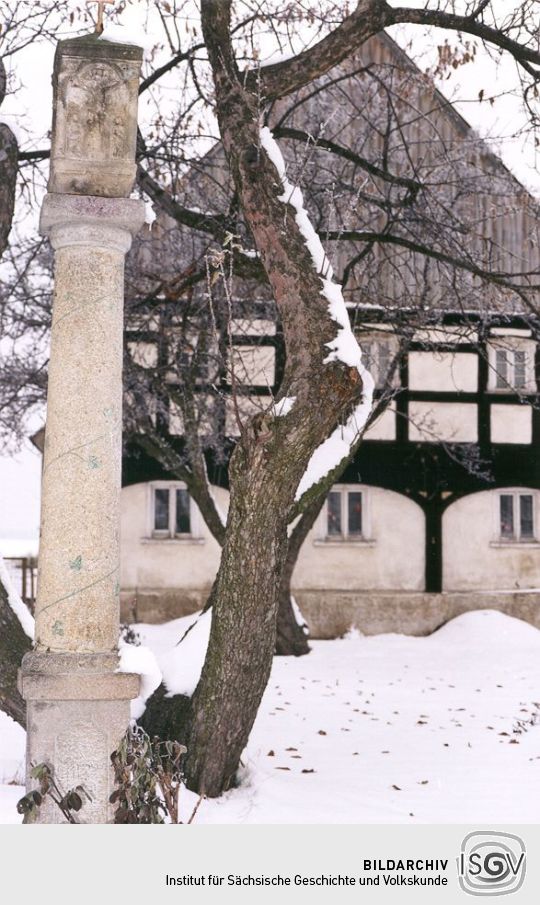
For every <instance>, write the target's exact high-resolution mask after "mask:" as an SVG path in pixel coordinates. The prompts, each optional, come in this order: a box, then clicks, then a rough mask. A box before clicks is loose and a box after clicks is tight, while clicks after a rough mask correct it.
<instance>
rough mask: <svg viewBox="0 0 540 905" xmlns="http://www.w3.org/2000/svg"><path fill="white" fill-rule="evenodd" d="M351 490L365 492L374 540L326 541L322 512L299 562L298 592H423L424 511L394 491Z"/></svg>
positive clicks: (295, 579) (295, 585)
mask: <svg viewBox="0 0 540 905" xmlns="http://www.w3.org/2000/svg"><path fill="white" fill-rule="evenodd" d="M347 486H348V487H349V488H351V489H357V488H358V489H359V490H364V491H365V492H366V506H367V512H366V513H365V521H367V536H368V538H369V540H368V541H367V542H366V543H364V542H362V541H348V542H342V541H325V540H323V537H324V535H325V527H326V513H325V511H324V510H323V512H322V513H321V515H320V517H319V519H318V521H317V522H316V524H315V526H314V528H313V529H312V531H311V532H310V534H309V535H308V537H307V538H306V541H305V543H304V546H303V548H302V551H301V553H300V556H299V558H298V563H297V566H296V569H295V572H294V577H293V588H295V589H296V588H298V589H309V588H312V589H316V588H322V589H327V590H332V589H341V590H367V589H369V590H415V591H421V590H423V589H424V571H425V570H424V566H425V521H424V514H423V512H422V510H421V509H420V507H419V506H417V504H416V503H414V502H412V501H411V500H409V499H407V497H405V496H402V495H401V494H398V493H394V492H393V491H390V490H382V489H381V488H378V487H366V486H365V485H361V484H360V485H357V487H356V486H355V485H347Z"/></svg>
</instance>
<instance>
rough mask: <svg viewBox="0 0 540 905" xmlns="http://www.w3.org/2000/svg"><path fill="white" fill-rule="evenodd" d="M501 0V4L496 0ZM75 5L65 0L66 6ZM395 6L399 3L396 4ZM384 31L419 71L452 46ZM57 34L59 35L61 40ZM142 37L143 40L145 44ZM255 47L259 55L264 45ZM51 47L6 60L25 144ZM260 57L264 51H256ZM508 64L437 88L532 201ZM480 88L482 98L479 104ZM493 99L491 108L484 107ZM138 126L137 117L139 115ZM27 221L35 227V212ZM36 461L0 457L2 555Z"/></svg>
mask: <svg viewBox="0 0 540 905" xmlns="http://www.w3.org/2000/svg"><path fill="white" fill-rule="evenodd" d="M500 2H501V3H506V2H507V0H500ZM423 4H424V0H413V2H412V3H411V4H410V5H423ZM74 5H76V0H67V2H66V7H67V8H68V9H69V8H70V7H72V6H74ZM399 5H401V4H399ZM122 24H123V25H124V26H125V28H126V29H127V30H128V31H129V34H130V35H131V34H138V35H142V34H143V33H144V32H145V31H146V32H148V31H149V30H150V31H152V28H151V27H150V28H149V24H148V22H147V20H146V15H145V4H144V3H137V2H132V3H131V5H129V6H128V8H127V9H126V11H125V13H124V14H123V17H122ZM391 34H392V36H393V37H394V38H396V40H398V42H399V43H400V44H401V45H402V46H404V47H405V48H408V47H409V42H410V50H411V52H412V55H413V56H414V58H415V59H416V60H417V61H418V62H419V64H420V65H422V67H423V68H427V67H428V66H430V65H431V64H432V63H433V61H434V59H435V56H436V55H435V56H434V52H433V48H434V47H436V46H437V44H442V43H443V42H444V41H445V40H449V41H450V43H453V38H454V36H453V34H452V33H451V32H441V31H439V30H437V29H431V30H427V29H422V28H418V27H413V26H411V27H408V28H401V29H391ZM65 36H66V35H65V34H59V37H65ZM147 40H148V39H147ZM263 50H266V48H264V49H263ZM53 56H54V47H52V46H50V45H47V44H41V45H39V46H38V45H34V46H32V47H29V48H28V49H27V50H26V51H23V52H22V53H21V54H19V55H17V56H16V57H15V58H14V64H15V65H16V66H17V71H18V73H19V75H20V78H21V81H22V88H21V90H20V91H19V92H18V94H17V96H16V97H13V98H7V99H6V103H5V105H4V106H3V107H2V118H3V119H6V120H7V121H11V122H12V123H14V124H15V123H16V124H17V126H18V131H19V133H20V134H21V137H23V138H24V137H25V136H26V142H25V144H26V145H27V144H28V141H29V140H30V137H33V141H35V139H36V138H42V137H43V136H44V135H45V134H46V132H47V130H48V129H49V128H50V121H51V105H52V91H51V84H50V75H51V72H52V64H53ZM261 56H262V58H263V60H264V56H265V53H264V52H263V53H262V54H261ZM517 85H518V80H517V77H516V67H515V64H514V62H513V61H512V60H511V59H510V58H508V57H503V59H502V61H501V62H499V63H498V64H497V65H496V64H495V62H494V61H493V60H492V59H491V58H490V57H489V55H487V54H486V53H485V52H484V51H483V49H482V47H481V45H478V52H477V58H476V61H475V62H474V63H470V64H468V65H465V66H463V67H461V68H460V69H459V70H457V71H456V72H455V73H453V74H452V76H451V78H450V79H449V80H447V81H446V80H445V81H444V82H442V83H441V82H439V83H438V87H439V88H441V90H442V91H443V92H444V93H445V94H446V96H447V97H448V98H449V99H450V100H452V102H453V103H455V104H456V106H457V108H458V109H459V111H460V113H461V114H462V115H463V116H464V117H465V119H467V120H468V121H469V122H470V123H471V125H472V126H473V127H474V128H475V129H476V130H477V131H478V132H479V133H480V134H481V135H482V136H483V137H484V138H485V139H486V140H487V141H488V142H489V144H490V146H491V147H492V149H493V150H494V151H495V152H497V153H498V154H499V155H500V156H501V157H502V158H503V160H504V162H505V163H506V165H507V166H508V167H509V168H510V169H511V170H512V171H513V172H514V173H515V175H516V176H517V177H518V178H519V179H520V180H521V181H522V182H523V183H524V184H525V185H526V186H527V187H528V188H529V190H531V191H532V192H533V193H534V194H536V195H537V196H538V197H540V173H539V171H538V168H537V166H536V163H537V160H536V155H537V152H536V148H535V146H534V142H533V141H532V140H531V139H530V138H528V139H526V138H524V137H523V136H519V135H516V133H518V132H519V130H520V127H521V126H522V125H523V123H524V121H525V119H524V114H523V112H522V108H521V105H520V102H519V97H518V96H516V94H514V95H512V94H508V92H509V91H510V90H511V88H512V86H517ZM481 90H483V92H484V100H483V102H479V93H480V91H481ZM490 98H494V103H493V104H492V103H490ZM143 125H144V113H143ZM34 213H35V220H36V222H37V216H38V210H37V209H36V211H35V212H34ZM40 468H41V457H40V456H39V454H38V453H37V452H36V451H35V450H34V449H33V447H32V446H31V444H30V443H27V444H25V447H24V449H23V450H21V452H20V453H18V454H17V455H16V456H14V457H13V456H10V457H7V456H1V455H0V552H2V546H4V552H5V553H8V550H7V547H6V544H5V542H4V545H3V544H2V539H4V541H5V539H6V538H8V539H24V538H27V539H32V538H34V539H35V538H36V537H37V534H38V526H39V479H40Z"/></svg>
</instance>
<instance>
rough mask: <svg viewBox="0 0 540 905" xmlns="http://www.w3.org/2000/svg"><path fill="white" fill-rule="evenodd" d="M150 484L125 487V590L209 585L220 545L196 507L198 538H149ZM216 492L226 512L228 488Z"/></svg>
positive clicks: (122, 550) (218, 489)
mask: <svg viewBox="0 0 540 905" xmlns="http://www.w3.org/2000/svg"><path fill="white" fill-rule="evenodd" d="M172 483H173V482H172ZM160 486H164V482H160ZM150 487H151V485H150V484H148V483H145V484H133V485H132V486H131V487H124V488H123V489H122V493H121V573H120V574H121V586H122V589H134V588H140V589H143V588H154V589H159V588H176V587H178V588H198V587H203V588H204V587H208V586H209V585H210V584H211V583H212V580H213V578H214V575H215V574H216V572H217V569H218V566H219V560H220V555H221V553H220V547H219V544H218V543H217V542H216V541H215V540H214V538H213V537H212V535H211V534H210V532H209V530H208V528H207V527H206V525H205V523H204V520H203V519H202V517H201V515H200V513H198V511H197V510H196V507H195V510H196V511H195V519H194V521H193V527H194V530H195V532H196V534H197V537H196V538H195V539H194V540H185V539H183V538H182V539H181V540H176V539H175V540H173V539H168V538H152V537H150V530H149V529H150V521H149V506H150V503H149V499H150ZM213 491H214V494H215V497H216V500H217V502H218V505H219V506H220V508H221V509H222V510H223V511H226V510H227V506H228V493H227V491H226V490H222V489H221V488H220V487H214V488H213ZM192 506H194V504H193V502H192Z"/></svg>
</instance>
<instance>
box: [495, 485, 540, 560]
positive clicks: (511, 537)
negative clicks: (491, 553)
mask: <svg viewBox="0 0 540 905" xmlns="http://www.w3.org/2000/svg"><path fill="white" fill-rule="evenodd" d="M503 497H509V498H510V499H511V500H512V523H513V527H512V533H511V534H503V531H502V499H503ZM522 497H530V498H531V500H532V512H531V515H532V534H531V535H530V536H529V535H526V536H524V535H523V534H522V513H521V498H522ZM495 498H496V506H495V537H496V540H495V541H494V545H495V546H497V547H499V546H503V547H506V546H509V547H511V546H516V545H523V546H531V545H536V546H539V545H540V542H539V539H538V522H539V520H538V493H537V492H536V491H535V490H534V489H533V488H529V487H501V488H499V489H498V490H497V492H496V494H495Z"/></svg>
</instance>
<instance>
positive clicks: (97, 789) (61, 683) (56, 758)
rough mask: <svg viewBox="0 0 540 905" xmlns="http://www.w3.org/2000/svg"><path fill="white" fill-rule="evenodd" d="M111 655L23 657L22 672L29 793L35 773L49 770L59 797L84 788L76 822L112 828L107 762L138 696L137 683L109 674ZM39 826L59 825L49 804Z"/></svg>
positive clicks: (113, 665)
mask: <svg viewBox="0 0 540 905" xmlns="http://www.w3.org/2000/svg"><path fill="white" fill-rule="evenodd" d="M117 662H118V657H117V655H116V654H65V653H64V654H50V653H38V652H36V651H32V652H30V653H28V654H26V655H25V657H24V659H23V664H22V668H21V670H20V673H19V685H20V688H21V692H22V694H23V696H24V697H25V698H26V701H27V752H26V757H27V764H26V767H27V788H28V789H31V788H36V787H37V785H38V783H36V781H35V780H33V779H32V778H31V776H30V772H31V769H32V767H33V766H35V765H37V764H40V763H46V764H48V765H49V767H51V769H52V771H53V774H54V778H55V780H56V782H57V783H58V785H59V787H60V789H61V791H62V792H63V793H66V792H68V791H69V790H70V789H73V788H74V787H75V786H78V785H82V786H84V788H85V790H86V791H87V792H88V794H89V795H90V796H91V798H92V800H91V801H87V800H85V801H84V803H83V808H82V810H81V811H80V812H79V814H78V815H77V818H78V820H79V821H80V822H81V823H110V822H111V821H112V819H113V809H112V808H111V806H110V804H109V795H110V794H111V791H112V788H113V778H114V777H113V772H112V770H111V764H110V755H111V753H112V751H114V750H115V748H117V747H118V744H119V743H120V741H121V739H122V737H123V735H124V732H125V730H126V726H127V724H128V721H129V700H130V699H131V698H134V697H136V696H137V695H138V693H139V682H140V679H139V676H138V675H132V674H129V673H118V672H114V670H115V668H116V665H117ZM39 822H40V823H64V822H65V820H64V817H63V816H62V813H61V811H60V810H59V809H58V808H57V807H56V805H54V803H53V802H52V801H50V800H49V799H48V798H46V799H45V801H44V803H43V805H42V806H41V808H40V811H39Z"/></svg>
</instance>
